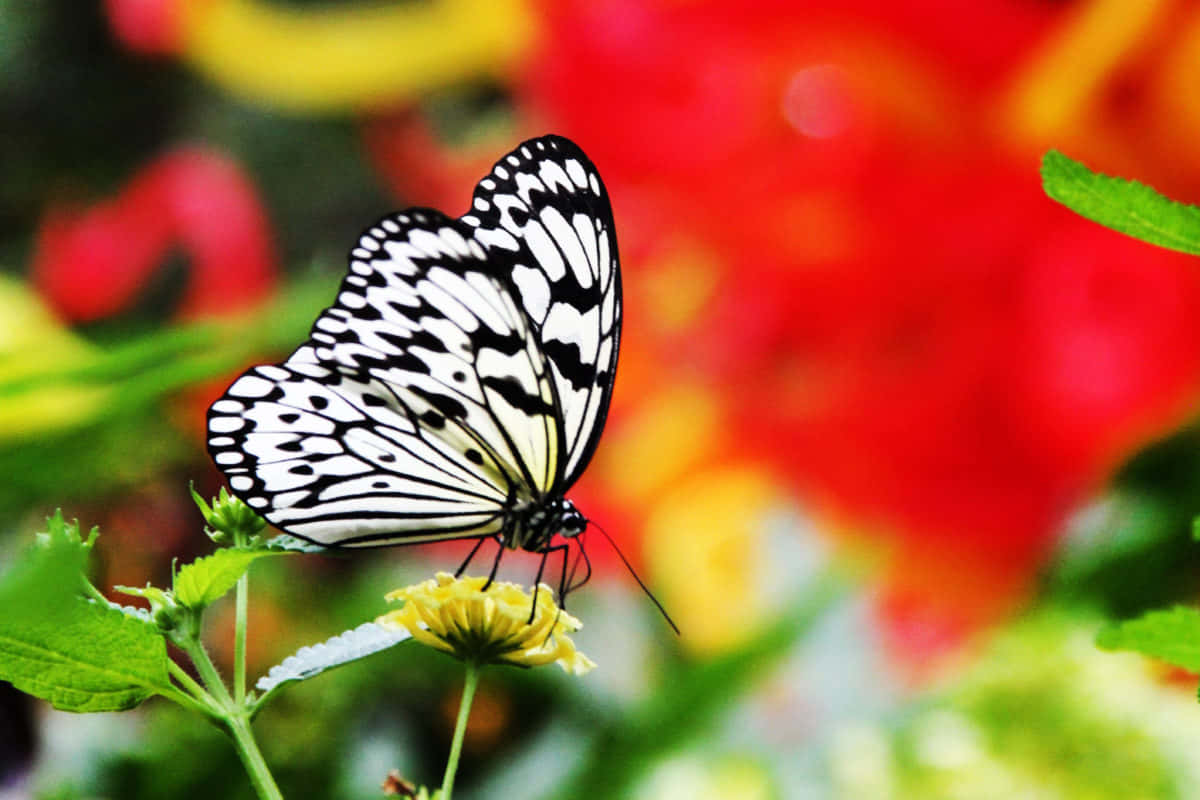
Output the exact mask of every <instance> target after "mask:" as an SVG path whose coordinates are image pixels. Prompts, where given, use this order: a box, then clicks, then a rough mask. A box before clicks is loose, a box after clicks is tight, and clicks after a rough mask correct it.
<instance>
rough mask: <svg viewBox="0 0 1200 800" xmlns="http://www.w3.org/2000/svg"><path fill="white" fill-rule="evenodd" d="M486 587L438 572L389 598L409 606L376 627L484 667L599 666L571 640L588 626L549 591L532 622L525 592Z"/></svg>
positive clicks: (582, 669)
mask: <svg viewBox="0 0 1200 800" xmlns="http://www.w3.org/2000/svg"><path fill="white" fill-rule="evenodd" d="M486 583H487V578H483V577H478V578H471V577H467V578H455V577H454V576H453V575H450V574H449V573H446V572H439V573H438V575H437V578H436V579H431V580H427V581H423V582H421V583H418V584H416V585H414V586H409V587H407V588H404V589H397V590H396V591H394V592H391V593H390V594H388V596H387V599H388V600H403V601H404V606H403V607H402V608H399V609H397V610H396V611H392V612H389V613H387V614H384V615H383V616H382V617H380V618H379V619H378V620H376V621H377V622H378V623H379V624H380V625H383V626H384V627H390V628H404V629H405V630H407V631H408V632H409V633H411V634H412V636H413V638H414V639H416V640H417V641H419V642H422V643H424V644H427V645H429V646H430V647H435V648H437V649H438V650H442V651H444V652H446V653H450V654H451V655H453V656H454V657H455V658H458V659H461V660H463V661H467V662H470V663H473V664H476V665H480V666H482V665H484V664H513V665H515V666H518V667H537V666H541V665H543V664H550V663H557V664H558V665H559V666H561V667H562V668H563V669H564V670H566V671H567V672H568V673H573V674H575V675H583V674H584V673H586V672H590V671H591V669H592V668H593V667H595V666H596V664H595V663H594V662H593V661H592V660H591V659H590V658H588V657H587V656H585V655H584V654H583V653H581V652H579V651H578V650H576V649H575V643H574V642H572V641H571V639H570V637H569V636H567V634H568V633H572V632H574V631H577V630H579V629H580V628H581V627H583V624H582V623H581V622H580V621H579V620H577V619H575V617H573V616H571V615H570V614H568V613H567V612H565V611H563V610H562V609H561V608H559V607H558V605H557V604H556V603H555V602H554V594H553V593H552V592H551V591H550V588H549V587H547V586H546V585H545V584H541V585H540V586H539V587H538V590H537V610H536V612H535V613H534V615H533V621H532V622H530V620H529V610H530V608H531V607H532V604H533V597H531V596H530V595H529V593H528V592H526V591H525V589H524V588H522V587H520V586H518V585H516V584H514V583H503V582H500V581H496V582H493V583H492V585H491V586H490V587H488V590H487V591H486V592H485V591H483V587H484V585H485V584H486Z"/></svg>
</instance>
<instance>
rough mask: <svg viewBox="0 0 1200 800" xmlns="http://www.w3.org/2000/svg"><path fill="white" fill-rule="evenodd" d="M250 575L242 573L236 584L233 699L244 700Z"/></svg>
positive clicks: (238, 701) (240, 702)
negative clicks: (247, 598)
mask: <svg viewBox="0 0 1200 800" xmlns="http://www.w3.org/2000/svg"><path fill="white" fill-rule="evenodd" d="M249 585H250V575H249V574H248V573H245V572H243V573H242V577H240V578H238V582H237V620H236V622H235V625H234V629H233V699H234V700H235V701H236V702H237V703H238V705H241V704H242V702H243V701H244V700H245V699H246V595H247V593H248V587H249Z"/></svg>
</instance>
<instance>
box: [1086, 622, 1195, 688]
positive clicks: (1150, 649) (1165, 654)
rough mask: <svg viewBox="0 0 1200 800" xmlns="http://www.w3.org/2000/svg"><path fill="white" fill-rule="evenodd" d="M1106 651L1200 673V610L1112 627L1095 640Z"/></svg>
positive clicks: (1103, 631)
mask: <svg viewBox="0 0 1200 800" xmlns="http://www.w3.org/2000/svg"><path fill="white" fill-rule="evenodd" d="M1096 644H1097V645H1098V646H1099V647H1101V648H1103V649H1105V650H1135V651H1137V652H1139V653H1142V654H1143V655H1147V656H1152V657H1153V658H1157V659H1161V660H1162V661H1166V662H1167V663H1169V664H1174V665H1175V666H1178V667H1183V668H1184V669H1186V670H1189V671H1191V672H1200V610H1197V609H1195V608H1188V607H1186V606H1176V607H1175V608H1172V609H1170V610H1169V611H1151V612H1149V613H1147V614H1145V615H1143V616H1141V617H1139V618H1137V619H1133V620H1129V621H1127V622H1121V623H1118V624H1116V625H1110V626H1109V627H1107V628H1104V629H1103V630H1101V631H1100V633H1099V635H1097V636H1096Z"/></svg>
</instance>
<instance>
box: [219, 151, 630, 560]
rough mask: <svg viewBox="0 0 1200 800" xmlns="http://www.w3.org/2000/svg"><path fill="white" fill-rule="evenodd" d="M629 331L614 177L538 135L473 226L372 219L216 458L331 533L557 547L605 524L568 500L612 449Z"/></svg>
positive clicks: (330, 537)
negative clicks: (311, 319) (598, 456)
mask: <svg viewBox="0 0 1200 800" xmlns="http://www.w3.org/2000/svg"><path fill="white" fill-rule="evenodd" d="M620 328H621V283H620V272H619V266H618V259H617V246H616V234H615V230H614V226H613V222H612V210H611V207H610V204H609V200H608V195H607V192H606V191H605V189H604V185H603V183H602V182H601V181H600V177H599V174H598V172H597V171H596V168H595V167H594V166H593V165H592V164H591V162H590V161H589V160H588V159H587V157H586V156H585V155H584V154H583V152H582V151H581V150H580V149H579V148H578V147H577V146H576V145H575V144H573V143H572V142H570V141H568V140H566V139H563V138H561V137H557V136H545V137H540V138H538V139H531V140H529V141H527V142H525V143H523V144H521V145H519V146H518V147H517V148H516V149H515V150H513V151H512V152H511V153H509V154H508V155H506V156H505V157H504V158H502V159H501V160H500V161H499V162H497V164H496V166H495V167H494V168H493V169H492V171H491V172H490V173H489V174H488V175H487V176H486V177H484V178H483V179H482V180H481V181H480V183H479V185H478V187H477V188H476V191H475V194H474V197H473V199H472V207H471V210H470V211H469V212H468V213H467V214H465V215H463V216H462V217H459V218H457V219H454V218H450V217H448V216H446V215H444V214H442V213H441V212H438V211H435V210H432V209H410V210H408V211H404V212H401V213H398V214H392V215H389V216H387V217H384V218H383V219H381V220H379V221H378V222H377V223H376V224H375V225H373V226H371V227H370V228H369V229H367V231H365V232H364V233H363V234H362V236H361V237H360V238H359V240H358V243H357V244H356V245H355V246H354V247H353V248H352V249H351V251H350V257H349V271H348V273H347V275H346V277H345V278H344V279H343V281H342V285H341V288H340V289H339V292H338V295H337V299H336V302H335V303H334V304H333V305H332V306H330V307H329V308H327V309H326V310H325V311H324V312H322V314H321V315H320V316H319V317H318V318H317V320H316V322H315V323H314V325H313V328H312V332H311V334H310V336H309V339H308V341H307V342H305V343H304V344H302V345H301V346H300V347H299V348H298V349H297V350H296V351H295V352H293V353H292V355H291V356H290V357H288V358H287V359H286V360H285V361H283V362H282V363H280V364H276V365H267V366H261V367H254V368H251V369H250V370H248V371H247V372H246V373H244V374H243V375H242V376H241V377H239V378H238V379H237V380H236V381H234V383H233V384H232V385H231V386H230V387H229V389H228V390H227V391H226V393H225V395H224V396H223V397H222V398H221V399H219V400H218V401H216V402H215V403H214V404H213V405H212V407H211V409H210V410H209V416H208V447H209V452H210V453H211V455H212V457H213V459H214V461H215V462H216V464H217V466H218V467H219V468H220V469H221V470H222V471H223V472H224V473H225V475H226V476H227V477H228V479H229V484H230V488H231V489H232V490H233V491H234V493H235V494H237V495H238V496H239V497H241V498H242V499H243V500H244V501H245V502H246V503H248V504H249V505H250V506H251V507H252V508H255V509H256V510H258V511H259V513H261V514H263V516H265V517H266V518H267V519H268V520H270V521H271V522H272V523H273V524H275V525H276V526H277V527H279V528H282V529H283V530H285V531H287V532H289V533H291V534H293V535H296V536H299V537H301V538H303V539H307V540H310V541H313V542H316V543H318V544H323V545H327V546H331V547H367V546H380V545H392V544H411V543H417V542H428V541H437V540H444V539H459V538H462V539H468V538H479V539H482V538H494V539H496V540H498V541H499V542H500V544H502V545H503V546H505V547H506V548H510V549H514V550H516V549H521V550H527V551H531V552H535V553H543V554H544V553H546V552H548V551H549V550H551V549H554V548H553V546H552V544H551V543H552V540H553V538H554V536H555V535H556V534H562V535H563V536H565V537H567V538H570V537H573V536H575V535H577V534H579V533H581V532H582V531H583V529H584V527H585V526H586V524H587V520H586V518H585V517H584V516H583V514H582V513H581V512H580V511H579V510H578V509H577V508H576V507H575V506H574V504H573V503H572V502H571V501H570V500H568V499H566V492H567V491H568V490H569V489H570V488H571V486H572V485H573V484H574V483H575V481H576V480H577V479H578V478H579V476H580V474H581V473H582V472H583V470H584V468H585V467H586V466H587V464H588V462H589V461H590V459H591V456H592V454H593V452H594V451H595V449H596V446H597V444H598V442H599V437H600V432H601V431H602V429H603V426H604V420H605V417H606V415H607V411H608V405H609V401H610V399H611V395H612V386H613V380H614V377H615V372H616V364H617V352H618V348H619V341H620Z"/></svg>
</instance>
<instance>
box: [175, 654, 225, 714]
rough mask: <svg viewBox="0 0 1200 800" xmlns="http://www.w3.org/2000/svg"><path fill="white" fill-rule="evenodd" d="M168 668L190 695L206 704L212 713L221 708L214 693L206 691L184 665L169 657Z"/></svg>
mask: <svg viewBox="0 0 1200 800" xmlns="http://www.w3.org/2000/svg"><path fill="white" fill-rule="evenodd" d="M167 669H168V670H169V671H170V673H171V676H172V677H173V678H175V680H177V681H179V683H180V684H181V685H182V686H183V688H185V689H187V690H188V692H189V693H190V696H191V697H193V698H195V699H196V700H198V701H199V702H200V703H202V704H203V705H204V706H206V707H207V708H208V710H209V712H210V713H211V712H214V711H220V710H221V709H220V706H218V705H217V703H216V701H215V700H213V697H212V695H210V694H209V693H208V692H206V691H204V687H203V686H201V685H200V684H198V683H196V681H195V679H193V678H192V676H191V675H188V674H187V672H185V671H184V669H183V667H181V666H179V665H178V664H176V663H175V662H174V661H172V660H171V659H169V658H168V659H167Z"/></svg>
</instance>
